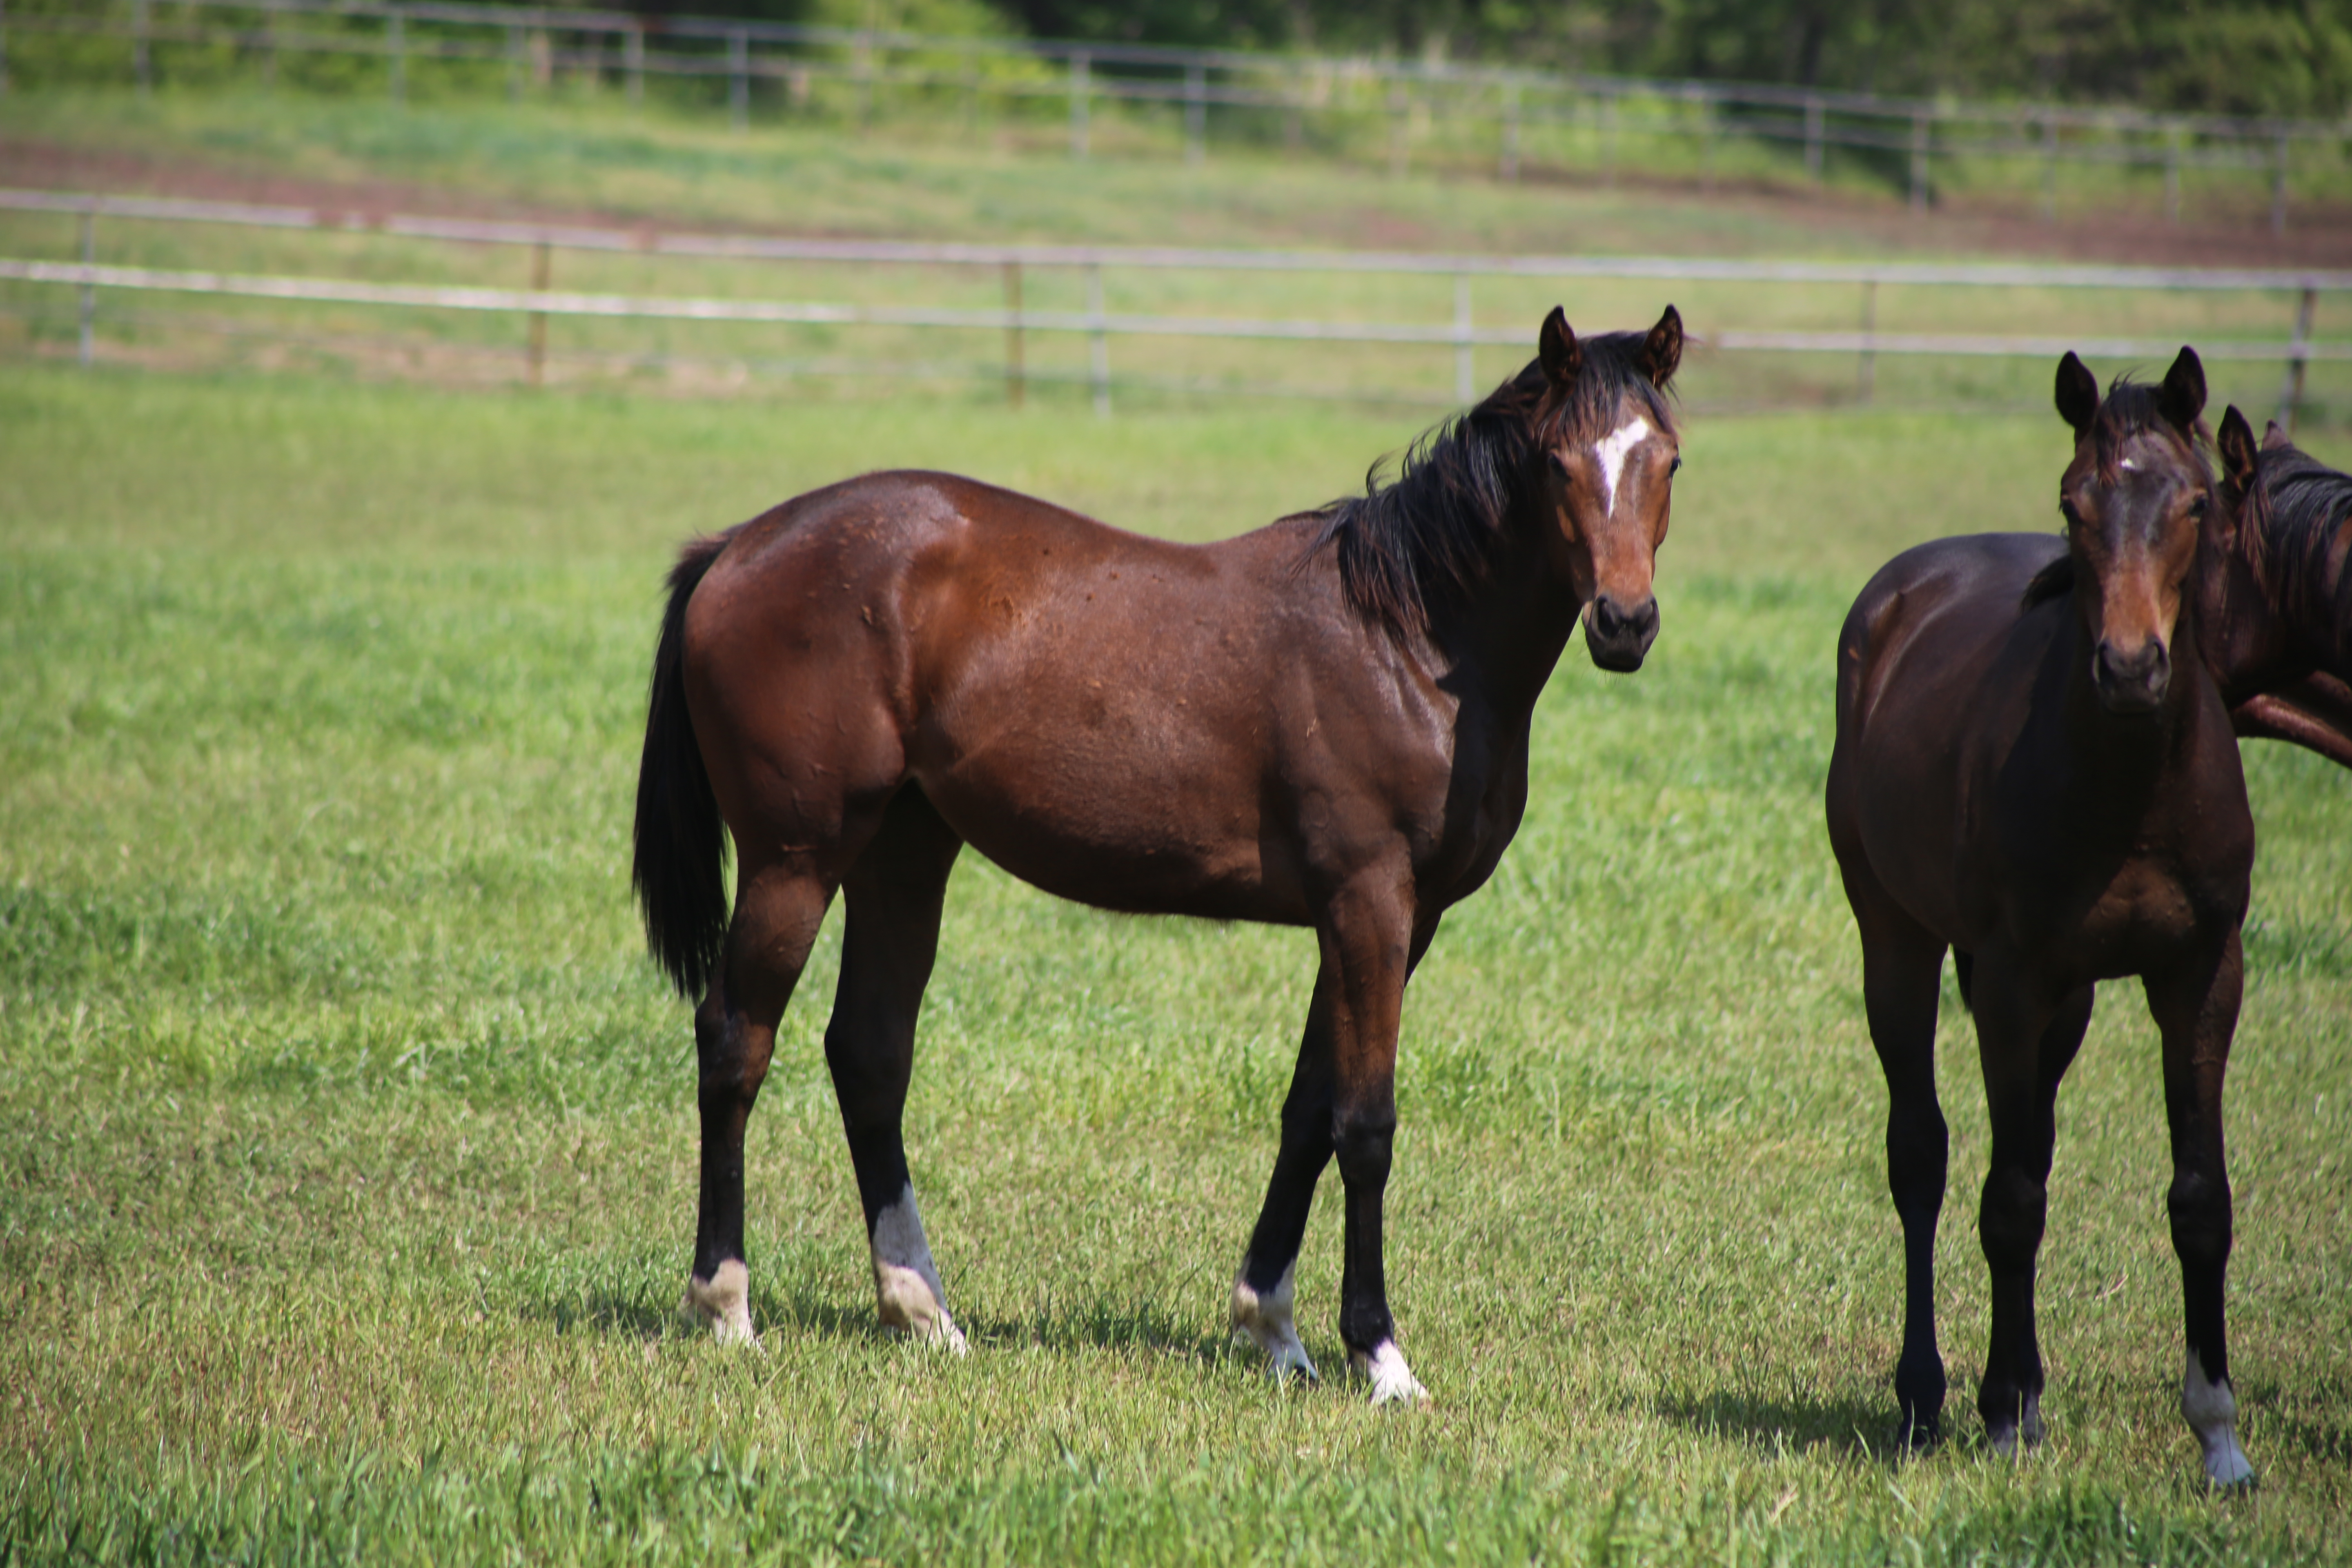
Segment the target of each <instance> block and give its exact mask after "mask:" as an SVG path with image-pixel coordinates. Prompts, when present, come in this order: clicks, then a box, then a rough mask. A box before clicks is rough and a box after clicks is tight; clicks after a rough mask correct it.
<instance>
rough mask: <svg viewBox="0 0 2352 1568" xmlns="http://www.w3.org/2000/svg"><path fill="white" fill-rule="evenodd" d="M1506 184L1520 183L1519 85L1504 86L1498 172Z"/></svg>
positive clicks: (1509, 84) (1505, 84) (1512, 83)
mask: <svg viewBox="0 0 2352 1568" xmlns="http://www.w3.org/2000/svg"><path fill="white" fill-rule="evenodd" d="M1497 173H1499V174H1501V175H1502V177H1503V183H1504V184H1511V185H1516V184H1518V183H1519V84H1518V83H1517V82H1515V81H1512V82H1505V83H1504V84H1503V160H1502V163H1501V165H1500V167H1499V169H1498V170H1497Z"/></svg>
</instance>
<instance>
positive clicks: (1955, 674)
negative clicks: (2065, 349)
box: [1827, 349, 2254, 1485]
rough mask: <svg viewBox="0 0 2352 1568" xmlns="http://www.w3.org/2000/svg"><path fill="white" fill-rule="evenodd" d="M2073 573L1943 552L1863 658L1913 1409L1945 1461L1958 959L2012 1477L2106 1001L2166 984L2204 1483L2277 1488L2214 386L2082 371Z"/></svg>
mask: <svg viewBox="0 0 2352 1568" xmlns="http://www.w3.org/2000/svg"><path fill="white" fill-rule="evenodd" d="M2057 401H2058V409H2059V412H2060V414H2061V415H2062V416H2063V417H2064V418H2065V420H2066V423H2067V424H2068V425H2069V426H2072V427H2073V430H2074V457H2073V460H2072V461H2071V462H2069V463H2068V464H2067V466H2066V468H2065V470H2064V473H2063V476H2062V477H2061V479H2060V481H2059V504H2060V510H2061V511H2062V512H2063V515H2064V518H2065V521H2066V543H2065V550H2064V553H2063V554H2061V555H2058V556H2057V557H2056V558H2055V559H2054V560H2053V559H2052V557H2051V553H2050V552H2049V549H2048V547H2047V543H2046V542H2045V540H2044V539H2043V538H2042V537H2041V536H2036V535H2021V534H1980V535H1976V536H1973V537H1969V538H1960V539H1948V540H1940V541H1937V542H1934V543H1931V544H1926V545H1922V546H1919V547H1918V548H1916V549H1913V550H1910V551H1907V552H1905V553H1903V554H1902V555H1899V556H1897V557H1895V560H1894V561H1893V562H1891V563H1888V564H1887V565H1886V566H1885V568H1883V569H1882V570H1881V571H1880V572H1879V573H1878V574H1877V575H1876V576H1875V577H1874V578H1873V579H1872V580H1871V582H1870V584H1869V585H1868V586H1867V587H1865V588H1864V590H1863V592H1862V595H1861V597H1860V598H1858V599H1857V600H1856V601H1855V602H1854V605H1853V611H1852V612H1851V613H1850V614H1849V615H1848V616H1847V617H1846V621H1845V626H1844V627H1843V630H1842V631H1841V633H1840V634H1839V639H1838V678H1837V741H1836V746H1835V750H1834V752H1833V753H1832V759H1831V763H1830V776H1829V786H1828V792H1827V795H1828V799H1827V805H1828V815H1829V830H1830V841H1831V844H1832V847H1833V848H1834V849H1835V851H1836V854H1837V859H1838V866H1839V869H1840V870H1841V872H1842V873H1843V878H1844V882H1845V890H1846V898H1847V900H1848V901H1849V902H1850V903H1851V904H1852V906H1853V916H1854V921H1855V924H1856V925H1857V927H1858V928H1859V930H1860V934H1861V938H1862V949H1863V990H1864V1006H1865V1009H1866V1012H1867V1015H1868V1018H1869V1025H1870V1033H1871V1039H1872V1042H1873V1044H1874V1046H1875V1047H1877V1050H1878V1056H1879V1061H1880V1064H1881V1065H1882V1067H1883V1068H1885V1074H1886V1082H1887V1090H1888V1110H1887V1122H1886V1152H1887V1174H1888V1183H1889V1185H1890V1187H1891V1188H1892V1190H1893V1194H1894V1198H1895V1209H1896V1212H1897V1214H1898V1215H1900V1216H1901V1219H1902V1222H1903V1236H1904V1251H1905V1262H1906V1268H1905V1274H1906V1280H1905V1284H1906V1310H1905V1314H1904V1332H1903V1352H1902V1355H1901V1359H1900V1360H1899V1362H1898V1363H1897V1364H1896V1367H1895V1397H1896V1400H1897V1402H1898V1403H1899V1405H1900V1407H1901V1411H1902V1416H1903V1420H1904V1424H1905V1427H1906V1433H1907V1435H1908V1436H1910V1437H1911V1438H1912V1440H1914V1441H1915V1442H1925V1441H1931V1440H1932V1439H1933V1438H1934V1437H1935V1436H1936V1435H1937V1429H1938V1422H1939V1417H1940V1415H1941V1411H1942V1407H1943V1402H1944V1393H1945V1378H1944V1365H1943V1359H1942V1355H1941V1352H1940V1351H1939V1350H1938V1348H1937V1342H1936V1325H1935V1296H1934V1268H1935V1233H1936V1225H1937V1215H1938V1212H1939V1210H1940V1209H1941V1207H1942V1204H1943V1195H1944V1180H1945V1170H1946V1161H1947V1152H1948V1142H1947V1134H1946V1130H1945V1123H1944V1118H1943V1112H1942V1109H1941V1107H1940V1106H1939V1105H1938V1103H1937V1095H1936V1074H1935V1047H1936V1013H1937V992H1938V990H1939V986H1940V972H1941V969H1942V965H1943V957H1944V953H1945V952H1946V950H1947V949H1949V950H1951V951H1952V952H1953V954H1954V962H1955V963H1956V966H1957V967H1958V973H1959V982H1960V992H1961V995H1962V997H1963V999H1964V1000H1965V1001H1966V1003H1967V1005H1968V1006H1969V1010H1970V1012H1971V1013H1972V1014H1973V1016H1974V1017H1975V1021H1976V1028H1977V1044H1978V1053H1979V1060H1980V1062H1981V1065H1982V1068H1983V1072H1984V1080H1985V1096H1986V1100H1987V1105H1988V1109H1989V1110H1990V1118H1991V1123H1992V1149H1991V1154H1990V1169H1989V1170H1988V1172H1987V1174H1986V1177H1985V1184H1984V1194H1983V1200H1982V1206H1981V1209H1980V1212H1979V1225H1978V1234H1979V1239H1980V1241H1981V1243H1982V1245H1983V1248H1984V1253H1985V1259H1986V1262H1987V1263H1988V1264H1989V1265H1990V1272H1991V1283H1992V1324H1991V1335H1990V1344H1989V1346H1988V1348H1987V1351H1986V1354H1985V1366H1984V1379H1983V1384H1982V1386H1981V1388H1980V1390H1979V1397H1978V1408H1979V1412H1980V1413H1981V1414H1982V1415H1983V1418H1984V1422H1985V1426H1986V1429H1987V1432H1988V1435H1989V1436H1990V1439H1991V1442H1992V1444H1993V1446H1994V1447H1996V1448H1997V1449H2000V1451H2003V1452H2013V1451H2015V1449H2016V1447H2017V1445H2018V1444H2019V1443H2020V1442H2021V1441H2022V1442H2024V1443H2025V1444H2028V1445H2031V1444H2032V1443H2034V1442H2036V1441H2038V1440H2039V1439H2040V1437H2041V1436H2042V1415H2041V1394H2042V1354H2041V1348H2040V1344H2039V1342H2038V1340H2037V1337H2036V1334H2035V1330H2034V1307H2033V1294H2034V1291H2033V1282H2034V1265H2035V1258H2036V1256H2037V1254H2038V1253H2039V1250H2040V1247H2041V1243H2042V1230H2043V1224H2044V1219H2045V1215H2046V1212H2047V1204H2048V1199H2047V1190H2046V1184H2047V1182H2048V1179H2049V1174H2050V1162H2051V1152H2052V1145H2053V1141H2054V1138H2055V1134H2056V1123H2055V1106H2056V1100H2057V1093H2058V1087H2059V1083H2060V1080H2061V1079H2063V1076H2064V1075H2065V1071H2066V1068H2067V1067H2068V1066H2069V1065H2070V1064H2071V1063H2072V1061H2073V1060H2074V1054H2075V1052H2076V1050H2077V1049H2078V1048H2079V1047H2080V1046H2081V1044H2082V1040H2083V1035H2084V1029H2085V1028H2086V1027H2087V1026H2088V1025H2089V1023H2090V1017H2091V1007H2092V1002H2093V998H2094V995H2095V987H2096V985H2097V984H2098V982H2100V981H2102V980H2110V979H2116V978H2120V977H2122V976H2125V975H2132V974H2137V975H2138V976H2140V978H2141V980H2142V982H2143V984H2144V985H2145V987H2146V990H2147V1001H2148V1006H2149V1010H2150V1011H2151V1012H2152V1013H2153V1014H2154V1015H2155V1018H2156V1022H2157V1026H2158V1030H2159V1032H2160V1033H2161V1035H2162V1037H2163V1064H2164V1065H2163V1072H2164V1089H2165V1102H2166V1109H2167V1116H2168V1122H2169V1129H2170V1134H2171V1148H2172V1164H2173V1179H2172V1184H2171V1188H2170V1191H2169V1194H2168V1207H2169V1211H2170V1215H2171V1226H2172V1241H2173V1247H2174V1250H2175V1251H2176V1252H2177V1253H2178V1255H2179V1258H2180V1268H2181V1283H2182V1290H2183V1295H2184V1302H2185V1317H2186V1324H2187V1359H2186V1369H2185V1372H2184V1374H2183V1380H2182V1388H2181V1411H2182V1414H2183V1415H2185V1416H2186V1417H2187V1419H2188V1421H2189V1426H2190V1427H2191V1428H2192V1430H2194V1431H2195V1433H2196V1435H2197V1436H2198V1439H2199V1441H2200V1444H2201V1445H2202V1447H2203V1449H2204V1460H2205V1470H2206V1474H2207V1475H2208V1476H2209V1477H2210V1479H2212V1480H2213V1481H2215V1482H2219V1483H2222V1484H2230V1485H2234V1484H2238V1483H2242V1482H2245V1481H2248V1480H2251V1479H2252V1475H2253V1471H2252V1467H2251V1466H2250V1465H2249V1464H2248V1463H2247V1461H2246V1458H2245V1455H2244V1453H2243V1451H2242V1449H2241V1448H2240V1447H2239V1445H2238V1441H2237V1436H2236V1417H2237V1405H2236V1398H2235V1395H2234V1394H2233V1392H2232V1389H2231V1381H2230V1363H2229V1352H2228V1345H2227V1341H2226V1337H2225V1333H2224V1327H2223V1313H2222V1277H2223V1271H2224V1267H2225V1264H2226V1260H2227V1258H2228V1257H2229V1251H2230V1240H2231V1207H2230V1184H2229V1176H2228V1173H2227V1170H2226V1168H2225V1164H2224V1161H2223V1151H2222V1139H2221V1085H2222V1076H2223V1072H2224V1069H2225V1068H2226V1065H2227V1062H2228V1059H2229V1051H2230V1041H2231V1034H2232V1032H2233V1031H2234V1028H2235V1026H2236V1022H2237V1014H2238V1003H2239V994H2240V989H2241V984H2242V955H2241V951H2240V946H2239V927H2240V924H2241V922H2242V921H2243V919H2244V916H2245V911H2246V904H2247V899H2248V893H2249V884H2250V878H2251V874H2252V865H2253V850H2254V834H2253V822H2252V817H2251V816H2250V815H2249V813H2248V810H2247V805H2246V791H2245V781H2244V777H2243V775H2242V773H2241V771H2240V768H2239V762H2238V746H2237V740H2236V737H2235V735H2234V734H2233V733H2232V731H2231V720H2230V712H2229V709H2228V707H2227V705H2226V703H2225V702H2224V700H2223V697H2222V693H2221V689H2220V688H2219V686H2218V685H2217V683H2216V682H2215V680H2214V679H2213V676H2212V673H2211V671H2210V669H2209V668H2207V664H2206V660H2205V658H2204V657H2203V653H2202V651H2201V649H2200V645H2199V637H2200V632H2201V627H2200V619H2199V615H2198V605H2197V594H2196V592H2195V586H2196V585H2195V584H2194V583H2193V581H2192V579H2193V578H2194V577H2195V575H2196V572H2197V567H2198V563H2199V561H2200V544H2201V543H2202V542H2204V539H2205V536H2206V535H2207V533H2208V532H2209V531H2210V530H2211V529H2213V528H2216V527H2218V526H2221V519H2220V516H2219V514H2220V513H2221V510H2222V508H2223V504H2224V502H2223V498H2222V496H2221V493H2220V492H2219V490H2218V489H2217V487H2216V485H2215V482H2214V479H2213V477H2212V474H2211V471H2210V468H2208V466H2207V464H2206V462H2205V459H2204V458H2203V456H2202V455H2201V453H2200V450H2199V447H2198V442H2199V440H2200V437H2201V436H2202V434H2203V426H2202V425H2201V423H2200V415H2201V413H2202V411H2203V408H2204V404H2205V378H2204V372H2203V369H2202V367H2201V366H2200V364H2199V363H2198V360H2197V356H2196V354H2195V353H2192V352H2191V351H2189V350H2188V349H2183V350H2181V352H2180V355H2179V358H2178V359H2177V360H2175V361H2174V363H2173V364H2172V367H2171V369H2170V370H2169V371H2168V373H2167V374H2166V375H2165V378H2164V381H2163V384H2162V385H2161V386H2159V387H2147V386H2142V385H2136V384H2132V383H2130V382H2128V381H2119V382H2118V383H2116V384H2115V385H2114V386H2113V387H2112V388H2111V389H2110V390H2109V392H2108V394H2107V395H2106V397H2105V399H2104V400H2103V399H2102V398H2101V397H2100V396H2099V390H2098V384H2097V383H2096V382H2095V380H2094V379H2093V378H2092V376H2091V373H2090V372H2089V371H2088V370H2086V369H2084V366H2083V363H2082V362H2081V361H2080V360H2078V359H2076V358H2075V357H2074V355H2073V354H2071V353H2070V354H2068V355H2067V356H2066V357H2065V358H2064V360H2063V361H2062V362H2061V363H2060V364H2059V368H2058V382H2057Z"/></svg>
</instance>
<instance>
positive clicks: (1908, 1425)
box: [1900, 1415, 1944, 1454]
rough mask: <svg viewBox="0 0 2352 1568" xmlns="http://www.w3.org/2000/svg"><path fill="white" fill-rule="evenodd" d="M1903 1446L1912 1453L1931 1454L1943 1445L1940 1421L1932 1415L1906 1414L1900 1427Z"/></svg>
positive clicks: (1942, 1429) (1942, 1431)
mask: <svg viewBox="0 0 2352 1568" xmlns="http://www.w3.org/2000/svg"><path fill="white" fill-rule="evenodd" d="M1900 1433H1901V1439H1902V1444H1903V1447H1904V1448H1905V1450H1906V1452H1909V1453H1913V1454H1932V1453H1934V1452H1935V1451H1936V1450H1937V1448H1940V1447H1943V1445H1944V1428H1943V1425H1942V1423H1940V1422H1939V1421H1937V1419H1936V1417H1935V1416H1933V1415H1906V1416H1905V1417H1904V1419H1903V1425H1902V1427H1901V1428H1900Z"/></svg>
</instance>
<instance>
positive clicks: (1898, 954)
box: [1847, 877, 1950, 1447]
mask: <svg viewBox="0 0 2352 1568" xmlns="http://www.w3.org/2000/svg"><path fill="white" fill-rule="evenodd" d="M1847 896H1848V900H1849V901H1850V902H1852V904H1853V911H1854V922H1855V924H1856V925H1857V926H1858V927H1859V928H1860V930H1861V932H1862V995H1863V1006H1864V1012H1865V1013H1866V1014H1867V1015H1868V1016H1869V1020H1870V1041H1871V1044H1872V1045H1873V1046H1874V1047H1876V1048H1877V1051H1878V1065H1879V1068H1881V1070H1883V1071H1884V1072H1885V1075H1886V1185H1887V1189H1888V1191H1889V1192H1890V1193H1891V1194H1892V1195H1893V1196H1894V1199H1895V1215H1896V1217H1898V1218H1899V1219H1901V1221H1902V1222H1903V1353H1902V1355H1901V1356H1900V1358H1898V1359H1897V1360H1896V1362H1895V1406H1896V1408H1897V1409H1899V1410H1900V1411H1901V1412H1902V1415H1903V1436H1904V1439H1905V1441H1906V1442H1909V1443H1911V1444H1914V1445H1916V1446H1918V1447H1927V1445H1929V1444H1932V1443H1934V1442H1935V1441H1936V1439H1937V1436H1938V1435H1939V1432H1940V1426H1939V1423H1940V1422H1941V1420H1942V1417H1943V1410H1944V1391H1945V1382H1944V1354H1943V1352H1942V1351H1941V1350H1940V1349H1939V1348H1937V1343H1936V1224H1937V1219H1938V1217H1939V1216H1940V1215H1942V1213H1943V1208H1944V1174H1945V1168H1946V1164H1947V1162H1948V1158H1949V1153H1950V1138H1949V1134H1948V1132H1947V1131H1946V1129H1945V1126H1944V1108H1943V1106H1942V1104H1941V1103H1940V1102H1939V1101H1938V1100H1937V1097H1936V1007H1937V995H1938V994H1939V992H1940V991H1941V989H1942V979H1943V963H1944V944H1943V943H1942V942H1939V941H1937V939H1936V938H1935V937H1934V936H1932V935H1930V934H1929V933H1928V932H1927V930H1926V929H1925V928H1923V927H1922V926H1920V925H1919V923H1918V922H1917V921H1914V920H1912V919H1911V918H1910V917H1909V916H1907V915H1906V914H1904V913H1903V912H1902V911H1901V910H1898V909H1896V908H1895V905H1894V903H1893V901H1892V900H1889V899H1887V898H1886V897H1885V894H1883V893H1880V892H1878V891H1877V890H1876V889H1875V886H1874V884H1873V885H1869V886H1865V887H1863V888H1860V889H1857V887H1856V884H1855V882H1854V879H1853V878H1851V877H1849V878H1848V879H1847Z"/></svg>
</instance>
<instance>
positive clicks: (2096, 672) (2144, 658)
mask: <svg viewBox="0 0 2352 1568" xmlns="http://www.w3.org/2000/svg"><path fill="white" fill-rule="evenodd" d="M2091 685H2092V687H2093V688H2094V689H2095V690H2096V691H2097V692H2098V694H2099V701H2100V703H2101V704H2102V705H2103V706H2104V707H2105V709H2106V710H2107V711H2108V712H2110V713H2153V712H2155V711H2156V710H2157V709H2158V707H2159V706H2161V705H2162V704H2163V701H2164V694H2165V693H2166V692H2167V691H2168V690H2170V689H2171V688H2172V656H2171V654H2170V653H2168V652H2167V651H2166V649H2165V646H2164V644H2163V643H2162V642H2160V641H2158V639H2157V638H2155V637H2150V638H2148V639H2147V641H2146V642H2144V643H2142V644H2140V645H2139V648H2138V650H2137V652H2134V653H2121V652H2118V651H2117V650H2116V645H2115V644H2113V643H2111V642H2106V641H2102V642H2101V643H2100V644H2099V651H2098V652H2097V653H2095V654H2094V655H2092V656H2091Z"/></svg>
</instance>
